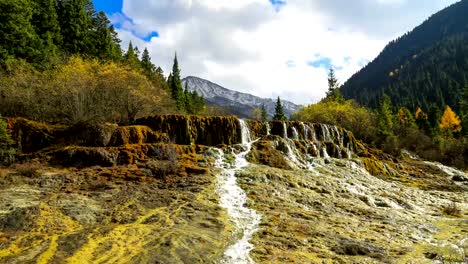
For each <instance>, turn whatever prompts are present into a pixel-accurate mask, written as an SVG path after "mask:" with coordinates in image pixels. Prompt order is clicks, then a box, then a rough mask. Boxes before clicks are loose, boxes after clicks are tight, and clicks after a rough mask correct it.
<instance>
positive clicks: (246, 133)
mask: <svg viewBox="0 0 468 264" xmlns="http://www.w3.org/2000/svg"><path fill="white" fill-rule="evenodd" d="M239 123H240V128H241V135H242V145H246V144H248V143H249V142H250V141H252V139H251V137H250V130H249V126H248V125H247V122H245V120H242V119H239Z"/></svg>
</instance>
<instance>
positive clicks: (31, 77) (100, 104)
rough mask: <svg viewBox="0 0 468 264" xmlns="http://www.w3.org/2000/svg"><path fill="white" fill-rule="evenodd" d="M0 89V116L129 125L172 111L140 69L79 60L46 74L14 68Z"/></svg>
mask: <svg viewBox="0 0 468 264" xmlns="http://www.w3.org/2000/svg"><path fill="white" fill-rule="evenodd" d="M0 91H1V95H2V96H3V100H0V110H1V113H2V114H4V115H6V116H23V117H26V118H29V119H33V120H40V121H49V122H62V123H77V122H87V121H91V120H96V121H112V122H119V123H128V122H131V121H132V120H133V119H135V118H137V117H141V116H147V115H152V114H156V113H164V112H170V111H172V108H174V107H173V106H172V105H173V104H174V103H173V102H172V100H171V99H170V96H169V94H168V92H167V91H166V90H165V89H164V88H163V87H161V86H160V85H157V84H154V83H151V82H150V81H149V80H148V79H147V78H146V76H145V75H144V74H143V73H142V72H141V71H140V70H135V69H133V68H130V67H129V66H126V65H122V64H118V63H114V62H106V63H103V62H99V61H98V60H89V59H83V58H82V57H79V56H73V57H71V58H70V59H69V60H68V61H67V62H66V63H64V64H63V65H61V66H59V67H57V68H56V69H53V70H49V71H45V72H37V71H34V70H31V69H28V68H21V67H19V68H18V69H16V70H15V71H14V72H12V73H11V74H10V75H8V76H0Z"/></svg>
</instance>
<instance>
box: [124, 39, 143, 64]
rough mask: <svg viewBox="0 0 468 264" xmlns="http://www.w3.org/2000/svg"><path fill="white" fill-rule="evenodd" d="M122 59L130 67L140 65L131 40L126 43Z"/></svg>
mask: <svg viewBox="0 0 468 264" xmlns="http://www.w3.org/2000/svg"><path fill="white" fill-rule="evenodd" d="M124 61H125V63H127V64H128V65H130V67H132V68H135V69H137V68H139V67H140V60H139V59H138V56H137V54H136V53H135V48H134V47H133V44H132V42H131V41H130V42H129V43H128V48H127V52H126V53H125V55H124Z"/></svg>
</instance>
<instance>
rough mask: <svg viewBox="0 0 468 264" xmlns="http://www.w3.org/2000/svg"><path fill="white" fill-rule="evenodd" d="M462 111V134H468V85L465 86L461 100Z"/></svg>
mask: <svg viewBox="0 0 468 264" xmlns="http://www.w3.org/2000/svg"><path fill="white" fill-rule="evenodd" d="M460 111H461V122H462V134H463V135H465V136H467V135H468V86H465V89H464V90H463V95H462V98H461V100H460Z"/></svg>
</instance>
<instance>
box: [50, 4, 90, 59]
mask: <svg viewBox="0 0 468 264" xmlns="http://www.w3.org/2000/svg"><path fill="white" fill-rule="evenodd" d="M87 3H88V2H87V1H85V0H62V1H58V14H59V21H60V28H61V34H62V38H63V48H64V50H65V51H67V52H68V53H70V54H77V53H84V52H85V51H86V46H87V37H88V32H89V29H90V18H89V16H88V13H87V12H86V8H85V5H86V4H87Z"/></svg>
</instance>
